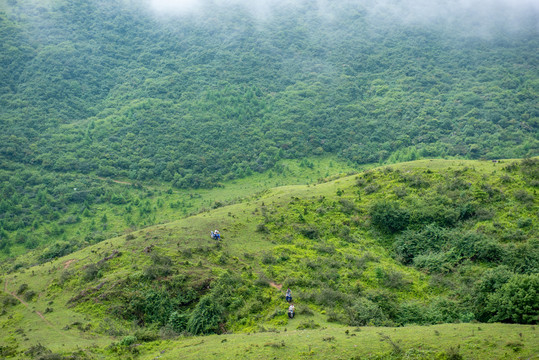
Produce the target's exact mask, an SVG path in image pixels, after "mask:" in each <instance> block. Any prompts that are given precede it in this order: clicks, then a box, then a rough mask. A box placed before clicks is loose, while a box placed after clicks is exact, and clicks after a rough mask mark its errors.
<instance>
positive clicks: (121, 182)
mask: <svg viewBox="0 0 539 360" xmlns="http://www.w3.org/2000/svg"><path fill="white" fill-rule="evenodd" d="M97 178H98V179H99V180H104V181H109V180H110V181H112V182H113V183H116V184H125V185H133V183H130V182H127V181H120V180H114V179H107V178H104V177H101V176H98V177H97Z"/></svg>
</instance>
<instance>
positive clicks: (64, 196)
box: [0, 0, 539, 257]
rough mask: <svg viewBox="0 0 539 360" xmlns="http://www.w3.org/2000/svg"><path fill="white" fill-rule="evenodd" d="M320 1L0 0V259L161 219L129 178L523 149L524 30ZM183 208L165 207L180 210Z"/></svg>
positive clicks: (212, 183)
mask: <svg viewBox="0 0 539 360" xmlns="http://www.w3.org/2000/svg"><path fill="white" fill-rule="evenodd" d="M326 5H327V7H326V8H324V9H323V11H322V12H324V13H326V15H328V16H322V15H321V14H320V12H319V11H320V10H319V9H318V6H317V5H315V4H313V3H311V2H309V1H305V2H301V3H299V4H298V5H297V6H290V5H285V4H282V6H281V7H279V8H276V9H273V11H272V12H271V16H268V17H267V18H260V17H256V16H252V15H251V14H249V13H247V10H246V9H245V8H243V7H241V6H238V7H234V6H232V7H231V6H222V7H219V6H218V5H215V6H216V7H217V8H214V9H213V10H210V9H201V10H200V11H199V12H195V13H186V14H183V15H178V16H168V17H167V16H164V15H163V14H156V13H154V12H152V11H151V9H150V8H149V6H148V5H145V4H144V3H142V2H137V1H122V2H116V1H63V0H55V1H50V2H47V3H43V2H35V1H31V0H16V1H15V0H11V1H4V0H2V1H1V2H0V34H1V36H2V48H1V52H0V56H1V59H0V64H1V66H0V86H1V88H0V168H1V169H2V170H1V171H0V182H1V183H0V251H1V254H0V256H1V257H6V256H10V255H11V254H14V255H17V254H20V253H21V252H23V251H25V250H26V249H32V248H35V247H38V246H39V245H41V244H47V243H49V244H50V243H52V242H56V241H58V239H59V238H60V239H62V240H63V241H64V242H66V243H69V244H70V245H66V246H62V247H61V248H60V249H58V251H57V249H55V250H53V252H56V253H58V254H62V253H66V252H68V251H71V250H72V249H75V248H78V247H80V246H81V244H84V243H92V242H95V241H100V240H102V239H103V238H106V237H107V236H109V235H110V234H114V233H121V232H122V231H124V230H125V229H126V228H138V227H141V226H146V225H150V224H155V223H159V222H160V221H170V220H171V219H172V217H171V216H169V217H164V218H163V217H161V218H159V215H158V214H156V213H157V212H156V211H152V210H153V209H158V208H159V206H158V204H156V203H155V201H156V199H155V198H153V202H152V201H150V203H148V202H147V201H146V199H147V198H148V197H152V196H154V195H155V194H156V193H157V194H158V193H159V192H158V191H157V192H155V191H153V190H148V189H147V188H144V189H141V186H140V184H142V183H146V185H147V183H148V182H154V183H155V182H159V183H164V184H165V185H163V186H161V187H159V188H158V189H157V190H161V191H162V192H165V191H171V190H172V189H178V188H188V189H193V188H211V187H216V186H221V185H222V183H223V182H225V181H226V180H230V179H237V178H243V177H245V176H249V175H250V174H253V173H257V172H261V171H265V170H268V169H272V171H274V173H275V174H280V173H282V172H283V167H282V166H280V165H279V164H280V163H279V160H280V159H304V158H305V157H306V156H320V155H322V154H329V155H331V156H334V157H336V156H338V157H340V158H341V160H343V161H347V162H349V164H350V165H351V166H357V165H358V164H365V163H378V162H397V161H406V160H413V159H416V158H422V157H446V156H458V157H465V158H482V157H484V158H489V159H490V158H499V157H506V158H507V157H524V156H534V155H537V154H538V146H537V130H538V108H537V104H538V103H539V101H538V97H537V94H538V80H537V79H538V77H537V64H538V62H537V56H538V55H537V51H536V50H537V48H539V42H538V36H537V33H536V31H535V30H534V27H533V26H530V27H526V26H524V25H523V26H521V27H519V30H518V31H514V32H501V31H500V32H499V33H492V34H491V36H487V37H480V36H477V37H474V36H463V35H462V33H461V32H457V31H454V30H455V29H454V28H448V27H447V26H443V24H440V25H439V26H434V25H433V24H428V25H425V24H423V25H422V24H409V25H405V24H404V23H402V22H396V21H394V19H393V18H392V17H391V16H390V15H387V14H386V15H384V14H378V15H377V16H378V17H377V18H375V19H374V18H373V14H371V13H370V8H369V6H368V5H364V7H362V6H357V5H356V6H354V5H352V4H349V3H347V2H342V3H332V4H331V5H329V4H326ZM208 12H209V13H210V14H212V15H208ZM215 12H217V13H218V14H219V15H218V16H217V17H216V15H215ZM531 15H533V14H531ZM524 20H526V21H527V20H529V19H524ZM524 20H523V21H521V23H522V24H526V21H524ZM532 25H533V23H532ZM276 164H277V165H276ZM306 164H307V165H308V162H307V163H306ZM321 176H324V174H321ZM97 177H105V178H112V179H117V180H126V181H127V182H130V183H134V184H136V186H135V187H138V188H137V189H131V190H129V191H128V190H125V189H124V188H122V187H120V186H116V185H114V184H106V183H105V184H103V183H100V182H99V181H98V180H97ZM75 189H77V190H75ZM190 200H191V199H189V198H182V199H181V201H176V202H175V204H172V205H169V204H165V206H166V205H169V206H174V207H175V209H177V210H178V211H177V212H176V214H175V216H185V215H186V214H189V213H191V212H193V211H195V210H197V209H199V208H200V207H201V206H196V205H197V204H193V202H192V201H190ZM164 201H165V203H166V200H164ZM102 205H103V206H108V207H112V208H113V207H116V208H119V205H124V206H125V210H122V211H124V214H122V215H120V217H123V219H122V220H121V221H120V220H119V219H118V218H117V217H114V215H113V214H111V212H108V213H107V214H106V217H104V215H105V214H103V212H102V211H100V210H99V208H102V207H103V206H102ZM161 205H162V204H161ZM204 206H205V207H209V206H211V205H210V204H205V205H204ZM161 210H162V209H161ZM160 212H162V211H160ZM89 215H95V216H96V217H99V218H90V216H89ZM111 215H112V216H111ZM85 219H86V220H88V221H86V222H85ZM77 224H78V225H77ZM83 224H84V226H83ZM70 225H72V226H70ZM69 227H70V228H71V229H72V230H69V229H67V228H69ZM105 227H106V229H104V228H105ZM77 232H78V233H77ZM83 239H84V240H83ZM12 248H13V249H14V251H11V250H12ZM70 249H71V250H70Z"/></svg>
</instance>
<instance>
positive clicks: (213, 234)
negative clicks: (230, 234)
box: [211, 230, 221, 240]
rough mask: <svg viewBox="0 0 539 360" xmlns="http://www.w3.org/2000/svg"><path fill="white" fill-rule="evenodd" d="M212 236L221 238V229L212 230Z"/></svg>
mask: <svg viewBox="0 0 539 360" xmlns="http://www.w3.org/2000/svg"><path fill="white" fill-rule="evenodd" d="M211 238H212V239H213V240H221V234H220V233H219V230H215V231H212V232H211Z"/></svg>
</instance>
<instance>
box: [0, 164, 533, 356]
mask: <svg viewBox="0 0 539 360" xmlns="http://www.w3.org/2000/svg"><path fill="white" fill-rule="evenodd" d="M508 163H509V161H506V162H504V163H502V164H500V163H492V162H477V161H474V162H463V161H461V160H455V161H443V160H422V161H418V162H413V163H403V164H399V165H391V166H389V167H391V168H392V169H395V170H396V169H400V170H401V171H402V172H407V171H418V172H424V171H426V170H427V169H431V170H434V169H452V168H453V167H454V168H455V169H457V168H458V169H460V170H462V169H463V168H464V167H468V168H469V169H472V170H471V171H470V176H473V177H476V178H477V181H481V178H482V176H483V175H484V174H492V173H494V172H496V171H499V170H501V166H504V165H505V164H508ZM444 166H445V167H444ZM473 168H475V169H476V170H475V171H473ZM381 173H383V171H382V172H380V173H379V174H381ZM435 175H436V174H434V175H432V176H435ZM377 176H378V175H377ZM380 176H381V175H380ZM388 176H389V175H388ZM436 176H437V175H436ZM242 181H245V182H246V184H244V185H245V186H246V187H248V186H251V185H252V184H253V183H252V182H250V181H249V180H248V179H244V180H242ZM356 182H357V176H355V175H354V176H348V177H342V178H338V179H337V180H334V181H329V182H323V183H320V184H309V185H287V186H280V187H276V188H273V189H268V190H265V191H262V192H259V193H258V194H257V195H256V196H252V197H251V198H250V199H249V201H238V202H236V203H234V204H232V205H229V206H223V207H219V208H217V209H213V210H211V211H210V210H207V211H202V212H200V213H198V214H196V215H194V216H191V217H189V218H182V219H178V220H175V221H172V222H169V223H167V224H160V225H154V226H150V227H147V228H144V229H140V230H136V231H133V232H131V233H130V234H129V236H128V235H122V236H118V237H114V238H111V239H108V240H106V241H103V242H101V243H98V244H95V245H91V246H88V247H86V248H84V249H82V250H80V251H78V252H76V253H73V254H70V255H67V256H64V257H62V258H59V259H56V260H54V261H52V262H48V263H45V264H41V265H36V266H33V267H30V268H28V269H22V270H19V271H17V272H15V273H10V274H6V275H4V277H3V278H2V290H4V285H5V284H6V283H7V291H8V293H13V292H16V291H17V289H19V288H20V286H21V285H22V284H27V285H28V288H29V289H28V290H27V291H30V290H31V291H35V292H36V293H37V296H35V297H34V298H33V299H32V300H30V301H28V308H26V307H25V306H23V305H22V304H18V305H15V306H7V307H4V310H5V313H3V315H1V316H0V329H1V330H2V331H0V335H1V336H0V346H15V347H17V348H18V349H19V350H20V351H22V350H24V349H27V348H29V347H30V346H32V345H35V344H38V343H41V344H43V345H46V346H47V347H48V348H49V349H51V350H52V351H54V352H61V353H68V352H72V351H75V350H76V349H77V347H81V348H85V349H88V348H91V347H92V346H94V345H95V347H96V349H94V350H87V351H90V352H92V353H93V352H95V353H96V354H98V353H104V354H107V355H106V356H113V355H114V354H113V353H110V352H107V351H105V350H103V349H104V347H105V346H106V345H108V344H110V343H113V342H117V341H120V340H121V339H122V337H123V336H125V335H128V334H131V333H133V331H134V330H135V329H136V327H135V326H134V324H131V323H129V322H126V321H121V320H118V319H117V318H116V317H114V316H112V315H111V314H110V313H109V310H108V309H109V305H110V304H109V303H108V302H107V300H106V299H105V300H100V299H99V297H97V296H96V297H91V298H90V300H89V301H86V302H84V303H82V304H80V305H77V306H71V305H70V304H69V300H70V299H72V298H73V297H76V296H77V295H79V294H81V293H84V292H87V291H92V289H96V288H98V287H99V286H101V284H104V285H103V289H105V290H111V289H114V286H115V284H117V283H118V282H119V281H121V280H122V279H125V278H126V277H129V276H132V275H133V274H136V273H140V272H141V271H142V270H143V269H144V268H145V267H147V266H150V264H151V262H150V258H149V255H148V254H147V253H146V252H145V249H146V248H147V247H149V246H153V252H154V253H157V254H161V255H166V256H168V257H170V258H171V259H172V261H173V263H174V268H175V269H177V270H178V271H179V272H180V273H185V274H190V275H192V276H194V277H197V276H199V275H200V276H201V277H204V276H212V277H214V278H215V277H216V276H218V274H220V273H221V272H223V271H226V270H227V269H229V270H231V271H240V272H242V273H243V274H247V273H253V274H254V276H258V275H259V274H263V275H265V276H266V277H267V278H268V279H269V280H271V281H274V282H276V283H278V284H282V283H284V282H285V281H286V280H287V278H288V276H289V275H294V274H290V271H291V270H290V268H289V267H287V266H286V263H284V264H273V265H267V264H263V263H261V262H260V258H261V257H262V256H263V255H264V254H266V253H269V254H273V255H276V256H277V255H278V254H280V253H281V252H283V251H288V252H290V254H291V255H290V258H291V260H290V261H291V262H292V263H300V262H301V261H302V260H303V259H309V258H312V259H315V254H316V252H315V251H313V249H312V246H313V244H310V243H308V242H307V241H306V240H305V239H302V238H301V237H295V238H294V239H295V240H294V241H293V242H292V243H290V244H288V243H283V242H281V237H282V236H287V235H289V236H292V237H294V236H296V235H297V234H294V230H293V228H286V227H285V228H283V229H281V230H279V229H277V230H275V231H272V232H271V233H269V234H266V233H262V232H260V231H257V226H258V225H259V224H261V223H262V222H263V221H264V214H263V212H266V214H270V215H271V214H272V213H273V212H275V214H277V215H279V216H280V215H282V216H285V217H287V218H288V217H296V216H297V214H298V211H299V210H301V209H304V208H307V207H308V206H311V205H312V203H315V202H316V201H317V199H319V198H320V197H325V198H326V199H327V201H329V202H332V201H338V200H339V199H341V198H349V199H352V198H356V197H357V194H356V193H355V191H354V190H355V189H356V185H355V184H356ZM235 185H237V186H240V185H241V181H238V182H236V184H235ZM395 186H399V185H398V184H397V183H394V182H391V181H389V182H388V183H387V184H386V183H384V185H383V188H381V189H380V190H379V191H378V192H377V193H374V194H363V195H361V201H359V202H358V204H359V206H360V213H361V211H363V212H364V211H365V209H366V208H368V206H369V204H370V202H371V201H372V200H373V199H378V198H380V197H384V196H385V197H389V198H391V196H394V195H393V191H394V190H393V187H395ZM249 189H251V190H254V188H251V187H249ZM243 190H244V189H243V188H242V189H240V190H238V192H242V191H243ZM251 190H250V191H251ZM215 191H222V192H223V193H222V195H223V196H225V193H226V189H217V190H215ZM343 191H344V192H343ZM339 192H343V194H342V195H337V194H338V193H339ZM244 193H247V192H244ZM412 195H414V196H417V197H420V196H421V194H420V192H419V191H418V194H417V195H416V194H412ZM213 201H215V200H213ZM517 210H518V211H519V214H523V215H526V214H527V212H529V211H531V210H530V209H526V208H523V209H517ZM311 213H312V212H311ZM311 213H309V214H311ZM277 215H275V216H277ZM306 216H307V217H308V216H311V215H306ZM314 219H316V218H314ZM343 220H346V219H344V218H339V217H329V218H328V220H327V221H332V222H335V221H337V222H339V221H343ZM309 221H311V220H309ZM313 221H314V220H313ZM317 221H321V224H325V223H324V221H326V220H325V219H324V218H321V219H319V220H317ZM329 225H330V223H328V226H329ZM215 228H218V229H220V230H221V231H222V234H223V241H222V244H221V245H220V246H219V247H217V245H216V243H215V242H214V241H213V240H211V239H210V238H209V231H210V230H212V229H215ZM357 232H358V236H359V237H360V239H359V240H358V243H357V244H356V245H354V246H355V248H352V247H350V246H348V245H347V244H341V242H340V241H339V239H338V238H334V239H329V240H327V242H328V243H331V244H334V246H335V248H336V249H338V251H347V252H350V253H352V254H358V255H360V254H364V253H365V252H369V253H371V254H373V255H374V256H376V257H378V258H379V260H378V261H376V262H374V261H373V262H369V263H367V266H366V268H365V270H364V271H363V274H362V275H361V276H362V277H361V278H360V279H359V280H354V281H358V282H361V285H362V286H363V287H364V288H365V289H371V288H372V289H376V288H377V287H378V286H379V284H378V283H377V280H376V276H375V274H376V271H377V268H381V269H392V270H395V271H398V272H401V273H402V274H404V276H405V278H406V279H408V280H411V281H412V283H413V285H412V286H411V287H410V288H409V289H408V290H403V291H402V290H398V291H397V290H395V291H394V294H395V295H396V296H397V297H398V298H399V299H408V298H413V299H419V300H425V299H428V298H430V297H433V296H437V295H439V291H440V290H439V289H438V290H437V289H433V288H432V287H431V285H430V283H429V276H428V275H426V274H423V273H421V272H419V271H417V270H415V269H413V268H409V267H405V266H403V265H401V264H400V263H398V262H397V261H395V260H394V259H392V258H391V257H390V255H389V253H388V251H387V250H386V249H385V248H384V247H383V246H381V245H380V243H379V242H377V241H376V236H378V235H377V234H376V233H369V232H367V231H366V230H365V229H362V228H361V226H359V227H358V230H357ZM115 250H118V251H120V252H121V254H122V255H121V256H119V257H115V258H113V259H110V260H108V261H106V265H107V266H106V268H105V272H104V275H103V277H101V278H98V279H94V280H92V281H91V282H85V281H83V280H82V277H83V275H84V271H85V269H86V267H87V266H88V265H90V264H95V263H97V262H99V261H100V260H103V259H104V258H105V257H107V256H109V255H110V254H111V253H112V252H113V251H115ZM188 250H189V251H192V252H193V255H192V257H190V258H186V257H185V256H184V253H185V252H186V251H188ZM222 255H226V257H225V260H224V261H220V259H219V257H220V256H222ZM242 269H244V270H242ZM339 271H340V273H341V275H343V276H345V275H346V274H347V269H344V268H343V269H339ZM351 285H352V284H351ZM260 293H261V294H262V295H263V296H264V297H265V298H267V299H269V301H268V303H267V304H266V306H265V308H264V309H263V310H262V311H261V313H260V314H258V315H259V317H258V318H257V321H254V320H253V321H252V322H251V323H248V324H243V325H242V324H236V323H234V322H231V323H230V327H229V330H233V331H234V332H237V334H234V335H221V336H207V337H189V338H180V339H179V340H176V341H157V342H152V343H147V344H143V345H141V346H139V347H137V349H139V350H140V352H141V358H152V359H153V358H155V357H157V356H161V357H162V358H171V359H172V358H186V359H188V358H192V359H198V358H217V357H220V358H242V357H243V358H273V357H277V358H290V359H293V358H304V357H306V358H328V359H330V358H347V359H348V358H353V357H355V356H362V357H366V358H369V356H370V357H373V358H375V355H374V354H378V355H380V354H382V355H383V354H385V355H387V354H389V352H390V351H391V349H392V347H391V345H390V343H389V342H388V340H387V339H386V341H380V340H381V338H382V336H381V335H380V334H379V333H384V334H386V335H388V336H390V338H391V340H392V341H394V342H395V344H397V345H398V346H399V347H401V348H402V350H403V351H405V352H406V351H410V354H412V353H413V351H415V350H413V349H419V350H421V351H426V353H425V354H426V355H425V354H420V355H421V356H423V355H425V356H426V357H425V358H433V357H436V356H438V357H440V356H442V355H443V354H442V353H444V352H446V351H447V349H449V348H450V347H455V348H456V347H457V346H459V345H460V352H461V354H463V355H465V357H464V358H465V359H468V358H476V359H482V358H485V356H487V354H492V356H490V357H489V358H495V359H502V358H508V359H510V358H514V357H515V356H523V357H531V356H534V355H536V354H537V353H538V349H537V345H536V344H537V341H536V337H535V334H536V333H535V328H534V327H530V326H520V325H497V324H489V325H485V324H476V325H474V324H460V325H453V324H451V325H439V326H430V327H416V326H409V327H404V328H395V329H394V328H374V327H365V328H361V331H360V332H357V333H356V332H354V331H353V330H354V329H352V328H347V327H344V326H341V325H336V324H334V323H330V322H328V318H327V316H326V313H325V309H324V308H322V307H320V306H316V305H313V304H308V306H309V307H310V308H311V310H312V311H313V313H314V315H313V316H309V317H308V316H298V317H297V318H296V319H293V320H291V321H289V320H288V319H287V318H286V316H285V315H279V316H277V317H274V318H271V316H270V315H271V314H272V313H273V312H274V311H275V310H276V309H279V308H280V307H282V308H286V303H284V302H283V301H282V294H281V292H279V291H277V290H276V289H274V288H272V287H267V288H263V289H261V290H260ZM2 296H3V298H6V297H9V295H7V294H5V293H4V294H3V295H2ZM21 296H24V293H23V294H22V295H21ZM295 301H296V303H297V305H305V302H303V301H302V299H301V297H300V298H297V299H296V300H295ZM47 308H49V309H52V311H51V312H48V313H46V309H47ZM36 311H39V312H41V313H43V315H44V317H45V318H46V320H47V321H43V320H42V319H41V318H40V317H39V316H38V315H37V314H36ZM310 320H312V321H313V322H314V323H316V324H318V325H319V326H320V328H319V329H317V330H312V331H310V330H303V331H299V330H297V325H298V324H300V323H302V322H304V321H310ZM81 328H83V329H81ZM13 329H15V330H17V331H14V330H13ZM18 329H20V331H19V330H18ZM264 329H266V330H267V329H275V330H274V331H276V332H262V333H261V332H260V331H263V330H264ZM285 329H286V331H285ZM346 330H348V331H349V334H348V335H346V334H345V331H346ZM248 332H251V334H250V335H247V334H246V333H248ZM255 332H256V333H255ZM241 333H243V334H241ZM520 333H522V336H520V335H519V334H520ZM352 334H356V336H352ZM331 337H333V338H334V339H327V340H326V341H324V338H331ZM223 339H226V341H224V342H222V341H223ZM283 341H284V343H285V346H280V344H282V342H283ZM399 341H400V342H399ZM508 344H509V346H508ZM519 344H522V345H519ZM309 346H310V349H309ZM513 348H515V349H517V350H518V351H515V350H513ZM99 349H101V350H99ZM123 350H125V352H121V353H120V354H116V355H117V356H118V358H125V356H132V355H133V354H131V352H130V351H129V349H123ZM161 351H164V353H163V354H161ZM160 354H161V355H160ZM440 354H442V355H440ZM378 355H376V356H378ZM385 355H384V356H385ZM234 356H235V357H234ZM410 356H411V355H410ZM412 358H413V357H412ZM441 358H443V357H441Z"/></svg>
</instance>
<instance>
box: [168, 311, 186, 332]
mask: <svg viewBox="0 0 539 360" xmlns="http://www.w3.org/2000/svg"><path fill="white" fill-rule="evenodd" d="M188 322H189V314H187V313H180V312H178V311H173V312H172V313H171V314H170V317H169V318H168V325H170V326H171V327H172V329H174V331H176V332H177V333H181V332H183V331H185V330H186V329H187V323H188Z"/></svg>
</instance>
